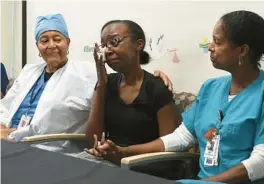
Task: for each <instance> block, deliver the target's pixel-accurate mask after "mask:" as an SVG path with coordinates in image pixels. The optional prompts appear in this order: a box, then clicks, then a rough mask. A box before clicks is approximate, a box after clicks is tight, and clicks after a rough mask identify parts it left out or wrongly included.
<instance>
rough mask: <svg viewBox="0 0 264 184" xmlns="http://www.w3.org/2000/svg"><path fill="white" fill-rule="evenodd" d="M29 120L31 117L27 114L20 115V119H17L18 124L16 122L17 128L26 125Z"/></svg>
mask: <svg viewBox="0 0 264 184" xmlns="http://www.w3.org/2000/svg"><path fill="white" fill-rule="evenodd" d="M30 120H31V117H30V116H28V115H22V117H21V119H20V121H19V124H18V127H17V129H19V128H23V127H25V126H28V125H29V123H30Z"/></svg>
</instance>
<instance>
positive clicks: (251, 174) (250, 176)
mask: <svg viewBox="0 0 264 184" xmlns="http://www.w3.org/2000/svg"><path fill="white" fill-rule="evenodd" d="M248 162H249V160H248V159H247V160H244V161H242V164H243V165H244V166H245V168H246V170H247V173H248V178H249V179H250V180H251V181H252V180H253V178H254V177H255V174H254V172H253V169H252V168H251V167H250V166H249V165H250V164H249V163H248Z"/></svg>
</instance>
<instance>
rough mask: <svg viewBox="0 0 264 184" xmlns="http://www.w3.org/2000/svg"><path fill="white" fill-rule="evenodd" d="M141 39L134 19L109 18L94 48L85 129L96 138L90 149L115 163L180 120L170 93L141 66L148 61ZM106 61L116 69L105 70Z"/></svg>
mask: <svg viewBox="0 0 264 184" xmlns="http://www.w3.org/2000/svg"><path fill="white" fill-rule="evenodd" d="M145 42H146V40H145V35H144V32H143V30H142V28H141V27H140V26H139V25H138V24H136V23H135V22H133V21H129V20H115V21H110V22H108V23H106V24H105V25H104V26H103V28H102V31H101V43H102V45H101V46H98V45H97V44H96V46H95V51H94V58H95V61H96V69H97V77H98V82H97V85H96V87H95V92H94V96H93V103H92V109H91V113H90V116H89V120H88V127H87V131H86V135H87V138H88V140H89V141H90V142H94V144H95V146H94V149H91V150H89V153H91V154H93V155H95V156H103V157H104V158H106V159H108V160H110V161H112V162H115V161H117V162H116V163H118V162H120V159H121V158H122V157H124V156H130V155H135V154H137V152H138V151H139V150H140V152H142V149H143V150H144V149H145V148H144V147H142V146H140V144H143V143H147V142H150V141H153V140H155V139H157V138H158V137H160V136H164V135H166V134H169V133H171V132H173V130H174V129H175V128H176V126H177V125H178V120H179V117H180V114H179V113H175V108H174V103H173V98H172V93H171V92H170V91H169V90H168V89H167V87H166V86H165V85H164V84H163V82H162V81H161V80H160V79H159V78H156V77H154V76H153V75H152V74H150V73H148V72H146V71H145V70H143V69H142V68H141V66H140V65H141V64H147V63H148V62H149V54H148V53H147V52H145V51H144V47H145ZM99 51H101V53H102V54H103V55H101V56H100V57H99V56H98V52H99ZM104 60H105V61H104ZM105 62H106V63H107V64H108V66H109V67H111V68H112V69H113V70H115V71H116V72H117V73H114V74H110V75H107V73H106V70H105V65H104V64H105ZM175 115H176V116H175ZM103 132H105V134H103V136H102V137H101V135H102V133H103ZM98 139H99V140H101V141H100V142H99V144H101V145H98ZM102 144H104V145H102ZM117 145H119V146H117ZM102 146H103V147H102ZM101 148H103V149H101ZM145 152H148V150H147V149H146V150H145Z"/></svg>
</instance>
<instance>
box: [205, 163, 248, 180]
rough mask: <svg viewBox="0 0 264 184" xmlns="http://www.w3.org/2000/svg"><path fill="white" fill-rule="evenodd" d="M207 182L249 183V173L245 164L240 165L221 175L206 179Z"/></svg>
mask: <svg viewBox="0 0 264 184" xmlns="http://www.w3.org/2000/svg"><path fill="white" fill-rule="evenodd" d="M203 180H206V181H215V182H225V183H237V182H239V183H243V182H248V181H249V178H248V173H247V170H246V168H245V166H244V165H243V164H239V165H237V166H235V167H233V168H231V169H229V170H227V171H225V172H223V173H221V174H218V175H215V176H212V177H209V178H204V179H203Z"/></svg>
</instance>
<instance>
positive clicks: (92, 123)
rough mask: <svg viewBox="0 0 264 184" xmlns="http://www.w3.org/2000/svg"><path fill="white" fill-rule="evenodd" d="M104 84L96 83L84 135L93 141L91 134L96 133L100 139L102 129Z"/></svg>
mask: <svg viewBox="0 0 264 184" xmlns="http://www.w3.org/2000/svg"><path fill="white" fill-rule="evenodd" d="M106 87H107V86H106V85H97V87H96V91H95V92H94V95H93V100H92V107H91V111H90V115H89V119H88V126H87V129H86V136H87V138H88V140H89V141H91V142H93V135H94V134H96V135H97V136H98V139H99V140H100V139H101V135H102V132H103V131H104V109H105V93H106Z"/></svg>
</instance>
